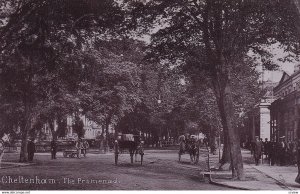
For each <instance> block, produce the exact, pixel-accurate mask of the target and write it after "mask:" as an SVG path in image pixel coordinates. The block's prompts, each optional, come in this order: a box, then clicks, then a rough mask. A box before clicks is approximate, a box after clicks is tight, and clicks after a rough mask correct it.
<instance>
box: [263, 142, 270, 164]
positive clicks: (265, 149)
mask: <svg viewBox="0 0 300 194" xmlns="http://www.w3.org/2000/svg"><path fill="white" fill-rule="evenodd" d="M263 146H264V154H265V156H266V158H267V159H269V152H270V149H269V146H270V142H269V141H268V138H265V141H264V142H263Z"/></svg>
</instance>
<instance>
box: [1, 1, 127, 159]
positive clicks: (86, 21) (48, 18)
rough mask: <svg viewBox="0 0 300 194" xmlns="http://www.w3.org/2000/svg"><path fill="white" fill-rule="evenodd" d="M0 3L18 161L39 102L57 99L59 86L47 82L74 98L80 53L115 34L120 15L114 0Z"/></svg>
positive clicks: (6, 97) (4, 86) (4, 88)
mask: <svg viewBox="0 0 300 194" xmlns="http://www.w3.org/2000/svg"><path fill="white" fill-rule="evenodd" d="M0 6H1V8H3V9H1V13H0V17H1V18H0V19H1V24H0V25H1V27H0V37H1V38H0V41H1V45H0V53H1V54H0V64H1V71H0V73H1V76H0V77H1V91H0V93H1V99H2V102H5V105H7V104H9V105H11V106H14V105H17V108H18V110H20V115H21V118H20V127H21V133H22V146H21V152H20V161H26V160H27V156H26V152H27V151H26V147H27V146H26V145H27V137H28V132H29V130H30V128H31V127H32V126H31V125H32V122H33V121H35V120H36V119H35V118H37V117H38V115H36V114H39V113H40V112H41V110H39V108H40V107H41V106H40V105H41V104H44V103H45V102H47V100H48V99H49V95H50V96H52V97H54V101H55V100H56V99H55V94H56V93H57V91H56V89H57V86H53V85H51V84H50V83H59V85H58V87H61V86H62V87H63V88H64V89H66V90H67V91H68V93H69V94H70V95H71V96H74V97H75V98H76V96H77V93H78V92H77V91H78V90H79V87H80V84H79V83H81V81H82V78H83V75H82V74H81V73H82V72H83V67H82V65H81V64H80V63H79V61H80V59H81V58H80V56H82V55H81V53H82V52H83V51H84V50H85V49H87V48H89V47H90V46H92V43H93V42H94V41H95V39H97V38H100V37H101V38H103V37H105V36H110V35H112V34H117V33H116V30H115V29H114V30H112V29H113V28H114V27H116V26H118V25H120V22H121V21H122V18H123V16H122V11H121V9H120V8H119V7H118V4H117V3H115V2H114V1H112V0H106V1H94V0H88V1H86V0H78V1H72V2H71V1H67V0H63V1H61V0H55V1H44V0H38V1H35V0H26V1H1V4H0ZM119 28H120V26H119ZM100 35H101V36H100ZM66 75H68V76H66ZM56 80H59V81H56ZM53 81H54V82H53ZM48 85H50V87H46V86H48ZM51 86H53V87H51ZM2 102H1V105H3V103H2ZM76 108H77V109H78V108H79V107H76Z"/></svg>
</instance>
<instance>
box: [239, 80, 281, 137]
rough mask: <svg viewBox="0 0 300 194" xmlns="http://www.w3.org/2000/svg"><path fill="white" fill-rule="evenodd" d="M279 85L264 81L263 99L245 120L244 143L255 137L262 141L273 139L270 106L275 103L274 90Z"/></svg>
mask: <svg viewBox="0 0 300 194" xmlns="http://www.w3.org/2000/svg"><path fill="white" fill-rule="evenodd" d="M276 85H277V83H276V82H272V81H270V80H267V81H264V82H263V83H262V87H263V89H264V90H265V94H264V96H263V98H261V99H260V101H259V103H257V104H256V106H254V107H253V109H252V110H251V111H250V112H248V113H247V116H246V120H245V123H244V125H245V131H246V132H244V133H243V135H244V136H245V137H243V138H242V139H243V141H244V142H246V141H248V142H249V141H250V142H251V141H253V140H255V136H258V137H260V138H262V139H265V138H267V139H268V140H270V139H271V127H270V121H271V113H270V106H271V103H272V102H273V101H274V94H273V88H274V87H275V86H276Z"/></svg>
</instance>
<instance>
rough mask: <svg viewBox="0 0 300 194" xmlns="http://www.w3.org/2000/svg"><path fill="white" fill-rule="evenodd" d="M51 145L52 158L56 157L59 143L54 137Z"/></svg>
mask: <svg viewBox="0 0 300 194" xmlns="http://www.w3.org/2000/svg"><path fill="white" fill-rule="evenodd" d="M50 146H51V159H56V152H57V143H56V141H55V140H54V139H53V140H52V141H51V145H50Z"/></svg>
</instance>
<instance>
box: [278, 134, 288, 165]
mask: <svg viewBox="0 0 300 194" xmlns="http://www.w3.org/2000/svg"><path fill="white" fill-rule="evenodd" d="M278 148H279V149H278V157H279V164H280V166H283V165H285V164H286V155H287V154H286V153H287V143H286V142H285V136H282V137H280V138H279V144H278Z"/></svg>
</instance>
